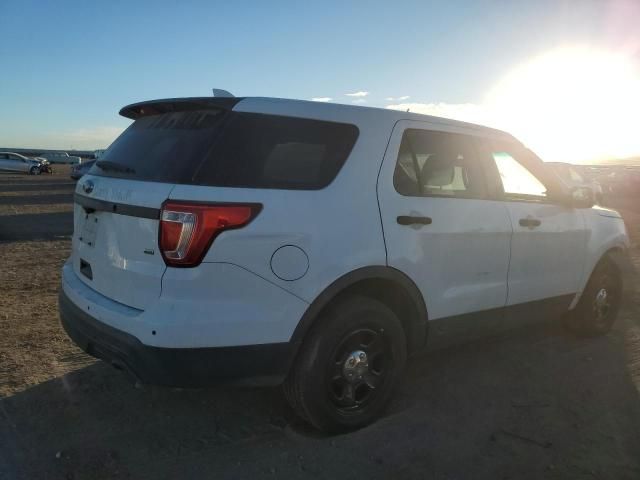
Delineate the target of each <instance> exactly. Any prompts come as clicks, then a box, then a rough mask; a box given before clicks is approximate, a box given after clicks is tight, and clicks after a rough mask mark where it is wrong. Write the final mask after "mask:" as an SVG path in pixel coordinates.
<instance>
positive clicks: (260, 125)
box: [91, 110, 358, 189]
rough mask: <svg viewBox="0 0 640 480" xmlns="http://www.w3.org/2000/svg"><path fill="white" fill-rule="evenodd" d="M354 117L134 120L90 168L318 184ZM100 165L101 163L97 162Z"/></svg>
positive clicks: (350, 138) (346, 143) (333, 164)
mask: <svg viewBox="0 0 640 480" xmlns="http://www.w3.org/2000/svg"><path fill="white" fill-rule="evenodd" d="M357 136H358V129H357V128H356V127H355V126H354V125H349V124H343V123H334V122H325V121H319V120H309V119H300V118H293V117H284V116H275V115H263V114H254V113H242V112H228V111H223V110H199V111H188V112H172V113H165V114H161V115H153V116H149V117H143V118H140V119H138V120H136V121H135V122H134V123H133V124H132V125H131V126H130V127H129V128H128V129H127V130H126V131H125V132H124V133H123V134H122V135H121V136H120V137H118V139H117V140H116V141H115V142H114V143H113V144H112V145H111V147H109V149H108V150H107V151H106V152H105V153H104V155H103V156H102V157H101V158H100V160H99V161H98V162H97V163H98V164H99V165H96V166H94V167H93V168H92V169H91V173H92V174H96V175H102V176H112V177H121V178H129V179H137V180H147V181H157V182H166V183H189V184H197V185H210V186H223V187H246V188H280V189H320V188H323V187H325V186H327V185H328V184H329V183H330V182H331V181H332V180H333V179H334V178H335V176H336V175H337V173H338V171H339V170H340V168H341V167H342V165H343V164H344V162H345V160H346V159H347V157H348V156H349V153H350V152H351V149H352V148H353V145H354V143H355V141H356V139H357ZM100 165H101V166H100Z"/></svg>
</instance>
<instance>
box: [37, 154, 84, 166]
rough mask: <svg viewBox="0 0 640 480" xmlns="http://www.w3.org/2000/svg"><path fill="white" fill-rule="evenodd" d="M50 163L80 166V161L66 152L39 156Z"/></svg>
mask: <svg viewBox="0 0 640 480" xmlns="http://www.w3.org/2000/svg"><path fill="white" fill-rule="evenodd" d="M40 156H41V157H43V158H46V159H47V160H49V162H51V163H65V164H72V165H73V164H80V163H82V159H81V158H80V157H77V156H75V155H69V154H68V153H67V152H47V153H43V154H42V155H40Z"/></svg>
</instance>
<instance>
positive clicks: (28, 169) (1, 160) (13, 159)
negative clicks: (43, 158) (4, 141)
mask: <svg viewBox="0 0 640 480" xmlns="http://www.w3.org/2000/svg"><path fill="white" fill-rule="evenodd" d="M0 171H3V172H16V173H28V174H30V175H40V173H41V171H42V162H40V161H38V160H35V159H33V158H28V157H25V156H24V155H20V154H19V153H14V152H0Z"/></svg>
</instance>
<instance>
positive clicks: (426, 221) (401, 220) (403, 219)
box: [396, 215, 432, 225]
mask: <svg viewBox="0 0 640 480" xmlns="http://www.w3.org/2000/svg"><path fill="white" fill-rule="evenodd" d="M396 221H397V222H398V224H399V225H431V222H432V220H431V218H430V217H414V216H412V215H400V216H398V218H396Z"/></svg>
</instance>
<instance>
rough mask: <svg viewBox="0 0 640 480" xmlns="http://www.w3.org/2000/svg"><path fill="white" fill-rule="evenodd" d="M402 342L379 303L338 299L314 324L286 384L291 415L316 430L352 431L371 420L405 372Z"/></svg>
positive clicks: (356, 298)
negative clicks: (291, 408)
mask: <svg viewBox="0 0 640 480" xmlns="http://www.w3.org/2000/svg"><path fill="white" fill-rule="evenodd" d="M406 355H407V353H406V338H405V334H404V330H403V328H402V325H401V323H400V321H399V319H398V318H397V317H396V315H395V314H394V313H393V311H392V310H390V309H389V308H388V307H387V306H386V305H384V304H383V303H381V302H379V301H377V300H374V299H371V298H368V297H362V296H352V297H348V298H345V299H343V300H342V301H340V302H338V303H337V304H335V305H333V306H332V307H331V308H329V309H328V310H327V311H326V312H325V313H324V314H323V315H322V318H319V319H318V321H317V322H316V323H315V324H314V327H313V328H312V331H311V332H310V333H309V335H308V337H307V338H306V339H305V341H304V343H303V345H302V346H301V351H300V353H299V355H298V358H296V360H295V361H294V365H293V367H292V370H291V372H290V374H289V377H288V378H287V381H286V382H285V386H284V387H285V392H286V396H287V399H288V400H289V403H290V404H291V406H292V407H293V408H294V409H295V410H296V412H297V413H298V414H299V415H300V416H301V417H302V418H303V419H305V420H306V421H308V422H309V423H311V424H312V425H313V426H315V427H316V428H318V429H319V430H322V431H325V432H330V433H335V432H343V431H349V430H354V429H357V428H361V427H363V426H365V425H368V424H369V423H371V422H373V421H374V420H376V419H377V418H378V417H379V416H380V415H381V414H382V413H383V411H384V409H385V408H386V406H387V404H388V402H389V400H390V399H391V396H392V393H393V390H394V387H395V385H396V383H397V381H398V378H399V377H400V376H401V374H402V372H403V371H404V365H405V362H406Z"/></svg>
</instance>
